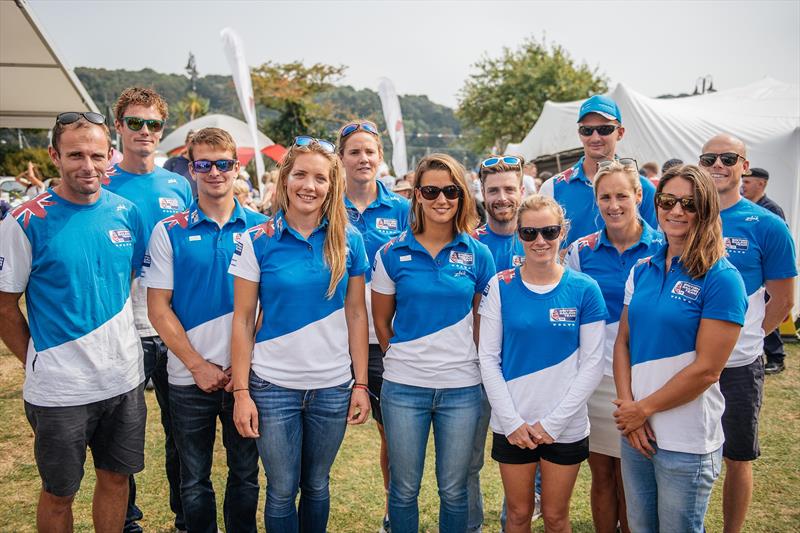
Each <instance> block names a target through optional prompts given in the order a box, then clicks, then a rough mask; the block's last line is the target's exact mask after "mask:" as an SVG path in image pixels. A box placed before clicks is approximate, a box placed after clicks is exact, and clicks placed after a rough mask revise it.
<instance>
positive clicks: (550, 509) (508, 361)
mask: <svg viewBox="0 0 800 533" xmlns="http://www.w3.org/2000/svg"><path fill="white" fill-rule="evenodd" d="M517 232H518V234H519V237H520V239H521V240H522V241H523V246H524V249H525V262H524V264H523V265H522V266H519V267H516V268H514V269H511V270H505V271H503V272H500V273H499V274H497V276H496V277H494V278H492V280H491V281H490V282H489V285H488V286H487V287H486V291H485V293H484V297H483V300H482V302H481V306H480V315H481V329H480V348H479V350H478V353H479V354H480V361H481V373H482V374H483V385H484V387H485V388H486V394H487V395H488V396H489V402H490V403H491V405H492V418H491V422H490V424H491V426H492V430H493V431H494V440H493V442H492V458H493V459H494V460H495V461H497V462H498V463H500V476H501V477H502V479H503V488H504V490H505V496H506V505H507V508H508V514H507V519H506V528H505V531H506V533H518V532H523V531H527V532H529V531H530V523H531V515H532V514H533V502H534V496H533V490H534V489H533V483H534V478H535V476H536V470H537V465H538V466H541V472H542V515H543V517H544V523H545V529H546V530H547V531H569V500H570V497H571V496H572V489H573V487H574V486H575V480H576V479H577V477H578V470H579V468H580V463H581V462H583V461H584V460H586V458H587V457H589V439H588V436H589V416H588V414H587V410H586V402H587V401H588V399H589V396H590V395H591V394H592V392H594V390H595V388H596V387H597V384H598V383H599V382H600V379H601V378H602V377H603V344H604V341H605V320H606V315H607V312H606V306H605V303H604V302H603V295H602V294H601V292H600V288H599V287H598V286H597V282H595V281H594V280H593V279H591V278H590V277H589V276H587V275H585V274H582V273H580V272H575V271H574V270H568V269H565V268H564V267H562V266H561V265H560V264H559V262H558V258H559V250H560V248H561V243H562V241H563V239H564V237H565V236H566V234H567V223H566V221H565V219H564V210H563V209H562V208H561V206H559V205H558V204H557V203H556V202H555V200H553V199H552V198H549V197H545V196H541V195H534V196H531V197H529V198H527V199H526V200H525V201H524V202H523V203H522V205H520V208H519V211H518V215H517Z"/></svg>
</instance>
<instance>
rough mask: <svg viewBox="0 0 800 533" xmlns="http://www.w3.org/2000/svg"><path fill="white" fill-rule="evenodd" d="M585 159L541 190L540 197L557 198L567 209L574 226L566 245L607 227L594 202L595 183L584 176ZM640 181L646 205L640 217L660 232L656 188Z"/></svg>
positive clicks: (643, 203)
mask: <svg viewBox="0 0 800 533" xmlns="http://www.w3.org/2000/svg"><path fill="white" fill-rule="evenodd" d="M584 159H585V157H581V158H580V159H579V160H578V162H577V163H575V164H574V165H573V166H571V167H570V168H568V169H567V170H565V171H564V172H562V173H561V174H556V175H555V176H553V177H552V178H550V179H548V180H547V181H546V182H544V183H543V184H542V188H541V189H539V194H542V195H544V196H550V197H552V198H554V199H555V201H556V202H558V203H559V204H560V205H561V207H563V208H564V211H565V213H566V216H567V219H568V220H569V224H570V226H569V233H568V234H567V238H566V240H565V244H566V245H569V244H571V243H572V241H574V240H575V239H577V238H579V237H582V236H584V235H589V234H590V233H594V232H595V231H597V230H599V229H602V228H603V227H604V226H605V222H603V217H602V216H601V215H600V209H599V208H598V207H597V202H596V201H595V198H594V188H593V186H592V182H591V181H589V178H587V177H586V174H585V173H584V172H583V160H584ZM639 181H640V182H641V184H642V205H640V206H639V215H640V216H641V217H642V218H643V219H644V220H645V221H646V222H647V223H648V224H650V226H651V227H653V228H657V227H658V219H657V218H656V208H655V203H654V197H655V195H656V188H655V187H654V186H653V184H652V183H650V180H648V179H647V178H644V177H642V176H639Z"/></svg>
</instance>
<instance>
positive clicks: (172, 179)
mask: <svg viewBox="0 0 800 533" xmlns="http://www.w3.org/2000/svg"><path fill="white" fill-rule="evenodd" d="M167 183H178V180H176V179H175V178H170V179H168V180H167Z"/></svg>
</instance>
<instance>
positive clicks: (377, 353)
mask: <svg viewBox="0 0 800 533" xmlns="http://www.w3.org/2000/svg"><path fill="white" fill-rule="evenodd" d="M367 377H368V378H369V381H368V382H367V383H368V386H369V405H370V407H371V408H372V418H374V419H375V422H377V423H378V424H381V425H383V414H382V413H381V402H380V397H381V387H383V351H381V347H380V345H379V344H370V345H369V364H368V365H367Z"/></svg>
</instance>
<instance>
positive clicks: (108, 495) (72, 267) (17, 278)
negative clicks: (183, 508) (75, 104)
mask: <svg viewBox="0 0 800 533" xmlns="http://www.w3.org/2000/svg"><path fill="white" fill-rule="evenodd" d="M104 122H105V117H103V116H102V115H100V114H98V113H91V112H89V113H62V114H60V115H59V116H58V118H57V120H56V125H55V127H54V128H53V134H52V146H51V147H50V149H49V152H50V158H51V159H52V161H53V163H54V164H55V166H56V167H57V168H58V171H59V174H60V176H61V182H60V183H59V184H58V185H57V186H56V187H55V188H53V189H47V190H46V191H45V192H43V193H41V194H39V195H38V196H36V197H35V198H33V199H31V200H29V201H28V202H26V203H24V204H22V205H21V206H19V207H18V208H16V209H15V210H13V211H12V212H11V214H10V215H9V216H7V217H6V218H5V219H4V220H3V222H2V223H1V224H0V323H2V327H0V337H2V340H3V342H5V343H6V346H8V347H9V349H10V350H11V351H12V352H13V353H14V355H16V356H17V358H18V359H19V360H20V361H22V363H23V364H25V384H24V386H23V392H22V395H23V398H24V400H25V414H26V415H27V417H28V421H29V422H30V424H31V427H32V428H33V432H34V452H35V456H36V465H37V467H38V469H39V475H40V477H41V479H42V489H41V493H40V495H39V505H38V509H37V518H36V522H37V526H38V529H39V531H48V532H49V531H72V528H73V524H72V501H73V499H74V498H75V494H76V493H77V492H78V489H79V487H80V484H81V480H82V478H83V472H84V463H85V461H86V447H87V446H88V447H89V448H91V450H92V457H93V461H94V466H95V472H96V476H97V482H96V484H95V493H94V504H93V509H92V518H93V521H94V528H95V531H99V532H119V531H121V530H122V527H123V524H124V519H125V508H126V503H127V501H128V479H129V476H130V475H132V474H133V473H135V472H140V471H141V470H142V469H143V468H144V433H145V418H146V411H147V408H146V404H145V400H144V369H143V368H142V350H141V346H140V345H139V340H138V337H137V335H136V330H135V328H134V318H133V310H132V306H131V298H130V282H131V274H132V271H133V270H137V269H138V268H140V266H141V264H142V258H143V256H144V250H145V240H146V235H145V229H144V226H143V224H142V220H141V217H140V216H139V212H138V210H137V209H136V206H134V205H133V204H132V203H131V202H129V201H127V200H125V199H124V198H122V197H120V196H117V195H116V194H113V193H110V192H108V191H105V190H103V189H102V188H101V186H100V182H101V179H102V177H103V176H104V174H105V170H106V168H107V167H108V161H109V158H110V157H111V139H110V137H109V132H108V128H107V127H106V125H105V123H104ZM23 292H24V293H25V303H26V306H27V308H28V317H27V321H26V319H25V316H24V315H23V314H22V312H21V311H20V308H19V300H20V297H21V296H22V293H23ZM7 490H13V489H11V488H9V489H7Z"/></svg>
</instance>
